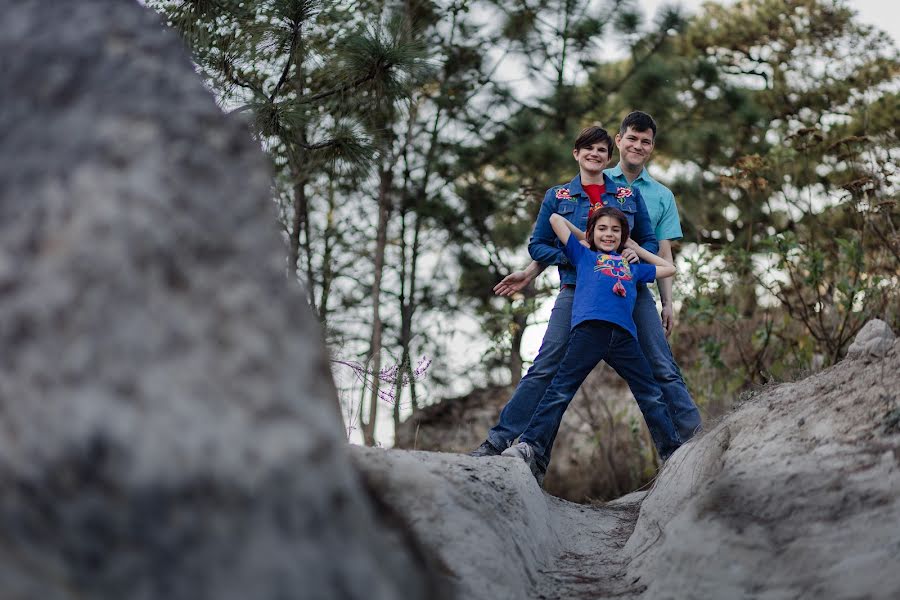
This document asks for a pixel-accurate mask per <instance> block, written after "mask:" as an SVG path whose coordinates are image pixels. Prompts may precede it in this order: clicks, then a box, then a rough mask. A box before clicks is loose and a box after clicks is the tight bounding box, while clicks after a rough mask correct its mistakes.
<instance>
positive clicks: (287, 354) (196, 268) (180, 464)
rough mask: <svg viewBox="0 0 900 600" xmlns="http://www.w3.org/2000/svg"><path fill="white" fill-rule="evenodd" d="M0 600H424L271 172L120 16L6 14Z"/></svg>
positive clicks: (417, 560) (431, 590)
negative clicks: (359, 432)
mask: <svg viewBox="0 0 900 600" xmlns="http://www.w3.org/2000/svg"><path fill="white" fill-rule="evenodd" d="M0 14H2V15H3V17H2V20H0V132H2V134H0V151H2V155H3V160H2V161H0V357H2V359H0V360H2V363H0V582H2V583H0V587H2V597H3V598H15V599H20V598H21V599H24V598H41V599H44V600H51V599H56V598H110V599H116V600H120V599H122V598H129V599H143V598H148V599H149V598H166V599H179V598H183V599H191V600H195V599H198V598H215V599H217V600H225V599H229V598H235V599H246V598H254V599H267V598H270V599H275V598H279V599H280V598H367V599H368V598H384V599H393V598H400V597H402V598H424V597H428V598H433V597H435V594H437V595H438V596H440V593H438V592H437V591H436V590H435V586H436V585H437V580H436V579H435V578H434V576H432V575H431V571H430V570H429V568H428V566H427V562H428V561H427V558H426V556H425V555H424V553H423V552H422V551H421V550H420V549H419V548H418V546H417V544H416V542H415V540H414V539H413V538H412V537H411V535H410V534H409V532H408V531H407V530H406V529H405V528H404V527H403V526H402V524H400V522H399V521H398V520H396V519H395V520H394V521H393V523H392V524H387V523H385V522H382V520H380V517H379V512H378V511H376V510H375V508H374V506H373V503H372V498H371V496H370V495H369V493H368V492H367V488H366V487H365V485H364V482H362V481H361V480H360V478H359V476H358V475H357V474H356V471H355V470H354V469H353V468H352V466H351V464H350V462H349V455H348V452H347V449H346V443H345V440H344V439H343V437H342V428H341V424H340V420H339V416H338V412H337V410H336V398H335V392H334V389H333V387H332V383H331V376H330V372H329V368H328V363H327V356H326V353H325V351H324V347H323V345H322V343H321V337H320V331H319V328H318V325H317V323H316V322H315V320H314V318H313V316H312V315H311V312H310V310H309V309H308V308H307V306H306V305H305V303H304V300H303V298H302V295H301V294H299V293H298V292H297V291H296V290H291V289H289V288H290V287H291V284H289V282H288V281H287V279H286V278H285V277H284V275H283V273H284V268H283V262H282V259H281V257H283V256H284V249H283V248H282V247H281V245H280V243H279V241H278V234H277V231H276V227H275V220H274V209H273V205H272V203H271V200H270V178H269V171H268V168H267V163H266V160H265V158H264V156H263V155H262V154H261V152H260V151H259V149H258V147H257V146H256V145H255V144H254V143H253V142H252V141H251V139H250V137H249V134H248V131H247V130H246V128H245V127H244V126H242V125H241V124H240V123H238V122H236V121H235V120H234V119H230V118H226V117H225V116H223V115H222V113H221V112H220V111H219V110H218V109H217V107H216V105H215V103H214V101H213V98H212V96H211V95H210V94H209V93H208V92H207V91H206V90H205V89H204V88H203V86H202V84H201V82H200V80H199V78H198V77H197V76H196V75H195V73H194V72H193V70H192V66H191V64H190V62H189V60H188V59H187V57H186V55H185V52H184V51H183V49H182V47H181V44H180V42H179V41H178V40H177V39H176V37H175V36H174V35H173V34H172V33H171V32H167V31H165V30H164V28H163V27H162V26H161V25H160V23H159V22H158V19H157V18H156V16H155V15H154V14H152V13H151V12H149V11H147V10H146V9H144V8H142V7H141V6H139V5H138V4H137V3H136V2H133V1H121V0H115V1H114V0H79V1H78V2H58V3H56V2H46V1H37V0H16V1H0Z"/></svg>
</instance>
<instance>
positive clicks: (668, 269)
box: [625, 238, 675, 279]
mask: <svg viewBox="0 0 900 600" xmlns="http://www.w3.org/2000/svg"><path fill="white" fill-rule="evenodd" d="M625 247H627V248H631V249H632V250H634V251H635V252H637V255H638V257H639V258H640V259H641V260H642V261H644V262H645V263H649V264H651V265H654V266H655V267H656V278H657V279H665V278H666V277H671V276H672V275H674V274H675V265H673V264H672V263H670V262H667V261H665V260H663V259H662V258H660V257H658V256H657V255H655V254H653V253H652V252H650V251H649V250H644V249H643V248H641V246H640V244H638V243H637V242H635V241H634V240H633V239H631V238H628V241H627V242H625Z"/></svg>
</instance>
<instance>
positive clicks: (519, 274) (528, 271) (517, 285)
mask: <svg viewBox="0 0 900 600" xmlns="http://www.w3.org/2000/svg"><path fill="white" fill-rule="evenodd" d="M546 268H547V265H545V264H541V263H539V262H538V261H536V260H533V261H531V264H530V265H528V266H527V267H525V269H524V270H522V271H515V272H513V273H510V274H509V275H507V276H506V277H504V278H503V280H502V281H501V282H500V283H498V284H497V285H495V286H494V293H495V294H496V295H498V296H512V295H513V294H515V293H516V292H519V291H521V290H523V289H525V286H527V285H528V284H529V283H531V281H532V280H533V279H534V278H535V277H537V276H538V275H540V274H541V273H542V272H543V271H544V269H546Z"/></svg>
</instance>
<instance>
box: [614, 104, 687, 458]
mask: <svg viewBox="0 0 900 600" xmlns="http://www.w3.org/2000/svg"><path fill="white" fill-rule="evenodd" d="M615 141H616V147H617V148H618V149H619V164H618V165H616V166H615V167H614V168H612V169H606V170H605V171H604V172H603V173H604V175H607V176H608V177H610V179H612V180H613V181H614V182H615V183H617V184H619V185H627V186H629V187H632V188H636V189H637V190H638V191H639V192H640V193H641V196H643V198H644V201H645V202H646V204H647V211H648V212H649V213H650V223H651V226H652V227H653V228H654V231H655V232H656V239H657V240H659V256H660V257H661V258H662V259H664V260H666V261H668V262H670V263H672V264H674V262H675V261H674V258H673V256H672V240H679V239H681V237H682V233H681V222H680V221H679V219H678V207H676V206H675V196H674V194H672V190H670V189H669V188H667V187H666V186H664V185H663V184H661V183H659V182H658V181H656V180H655V179H653V178H652V177H650V174H649V173H648V172H647V169H646V165H647V162H648V161H649V160H650V155H651V154H652V153H653V148H654V146H655V142H656V122H655V121H654V120H653V117H651V116H650V115H648V114H647V113H644V112H640V111H635V112H632V113H631V114H629V115H628V116H627V117H625V119H624V120H623V121H622V125H621V127H620V128H619V133H618V134H616V140H615ZM657 286H658V288H659V296H660V300H661V301H662V311H661V312H660V318H661V320H662V327H660V319H658V318H656V301H655V300H654V298H653V295H652V294H651V293H650V290H648V289H646V288H644V289H643V293H640V292H639V293H638V297H637V304H636V305H635V309H634V320H635V323H636V324H637V327H638V339H639V340H640V343H641V349H642V350H643V351H644V355H645V356H646V357H647V361H648V362H649V363H650V365H651V366H652V368H653V376H654V378H655V379H656V382H657V383H658V384H659V386H660V387H661V388H662V390H663V397H664V398H665V400H666V403H667V404H668V405H669V409H670V410H671V411H672V413H673V414H672V419H673V420H674V421H675V424H676V426H677V428H678V433H679V435H681V438H682V439H683V440H685V441H687V440H688V439H690V437H691V436H692V435H693V434H694V433H695V431H696V430H697V429H699V427H700V421H701V419H700V412H699V411H698V410H697V406H696V404H694V400H693V399H692V398H691V395H690V393H689V392H688V390H687V386H686V385H685V383H684V378H683V377H682V376H681V370H680V369H679V368H678V365H677V364H676V363H675V358H674V357H673V356H672V350H671V349H670V348H669V344H668V342H667V341H666V338H667V337H668V336H669V334H671V333H672V329H673V328H674V327H675V318H674V314H673V311H672V278H671V277H669V278H666V279H661V280H659V281H658V282H657Z"/></svg>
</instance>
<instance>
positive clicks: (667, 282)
mask: <svg viewBox="0 0 900 600" xmlns="http://www.w3.org/2000/svg"><path fill="white" fill-rule="evenodd" d="M659 256H660V258H662V259H663V260H664V261H666V262H667V263H669V264H673V265H674V264H675V261H674V260H673V258H672V242H671V240H660V242H659ZM672 281H673V279H672V278H671V277H667V278H666V279H659V280H657V282H656V286H657V288H658V289H659V298H660V300H661V301H662V310H661V311H660V313H659V316H660V318H661V319H662V325H663V329H664V330H665V332H666V337H669V335H671V334H672V330H673V329H675V311H674V309H673V308H672Z"/></svg>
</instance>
